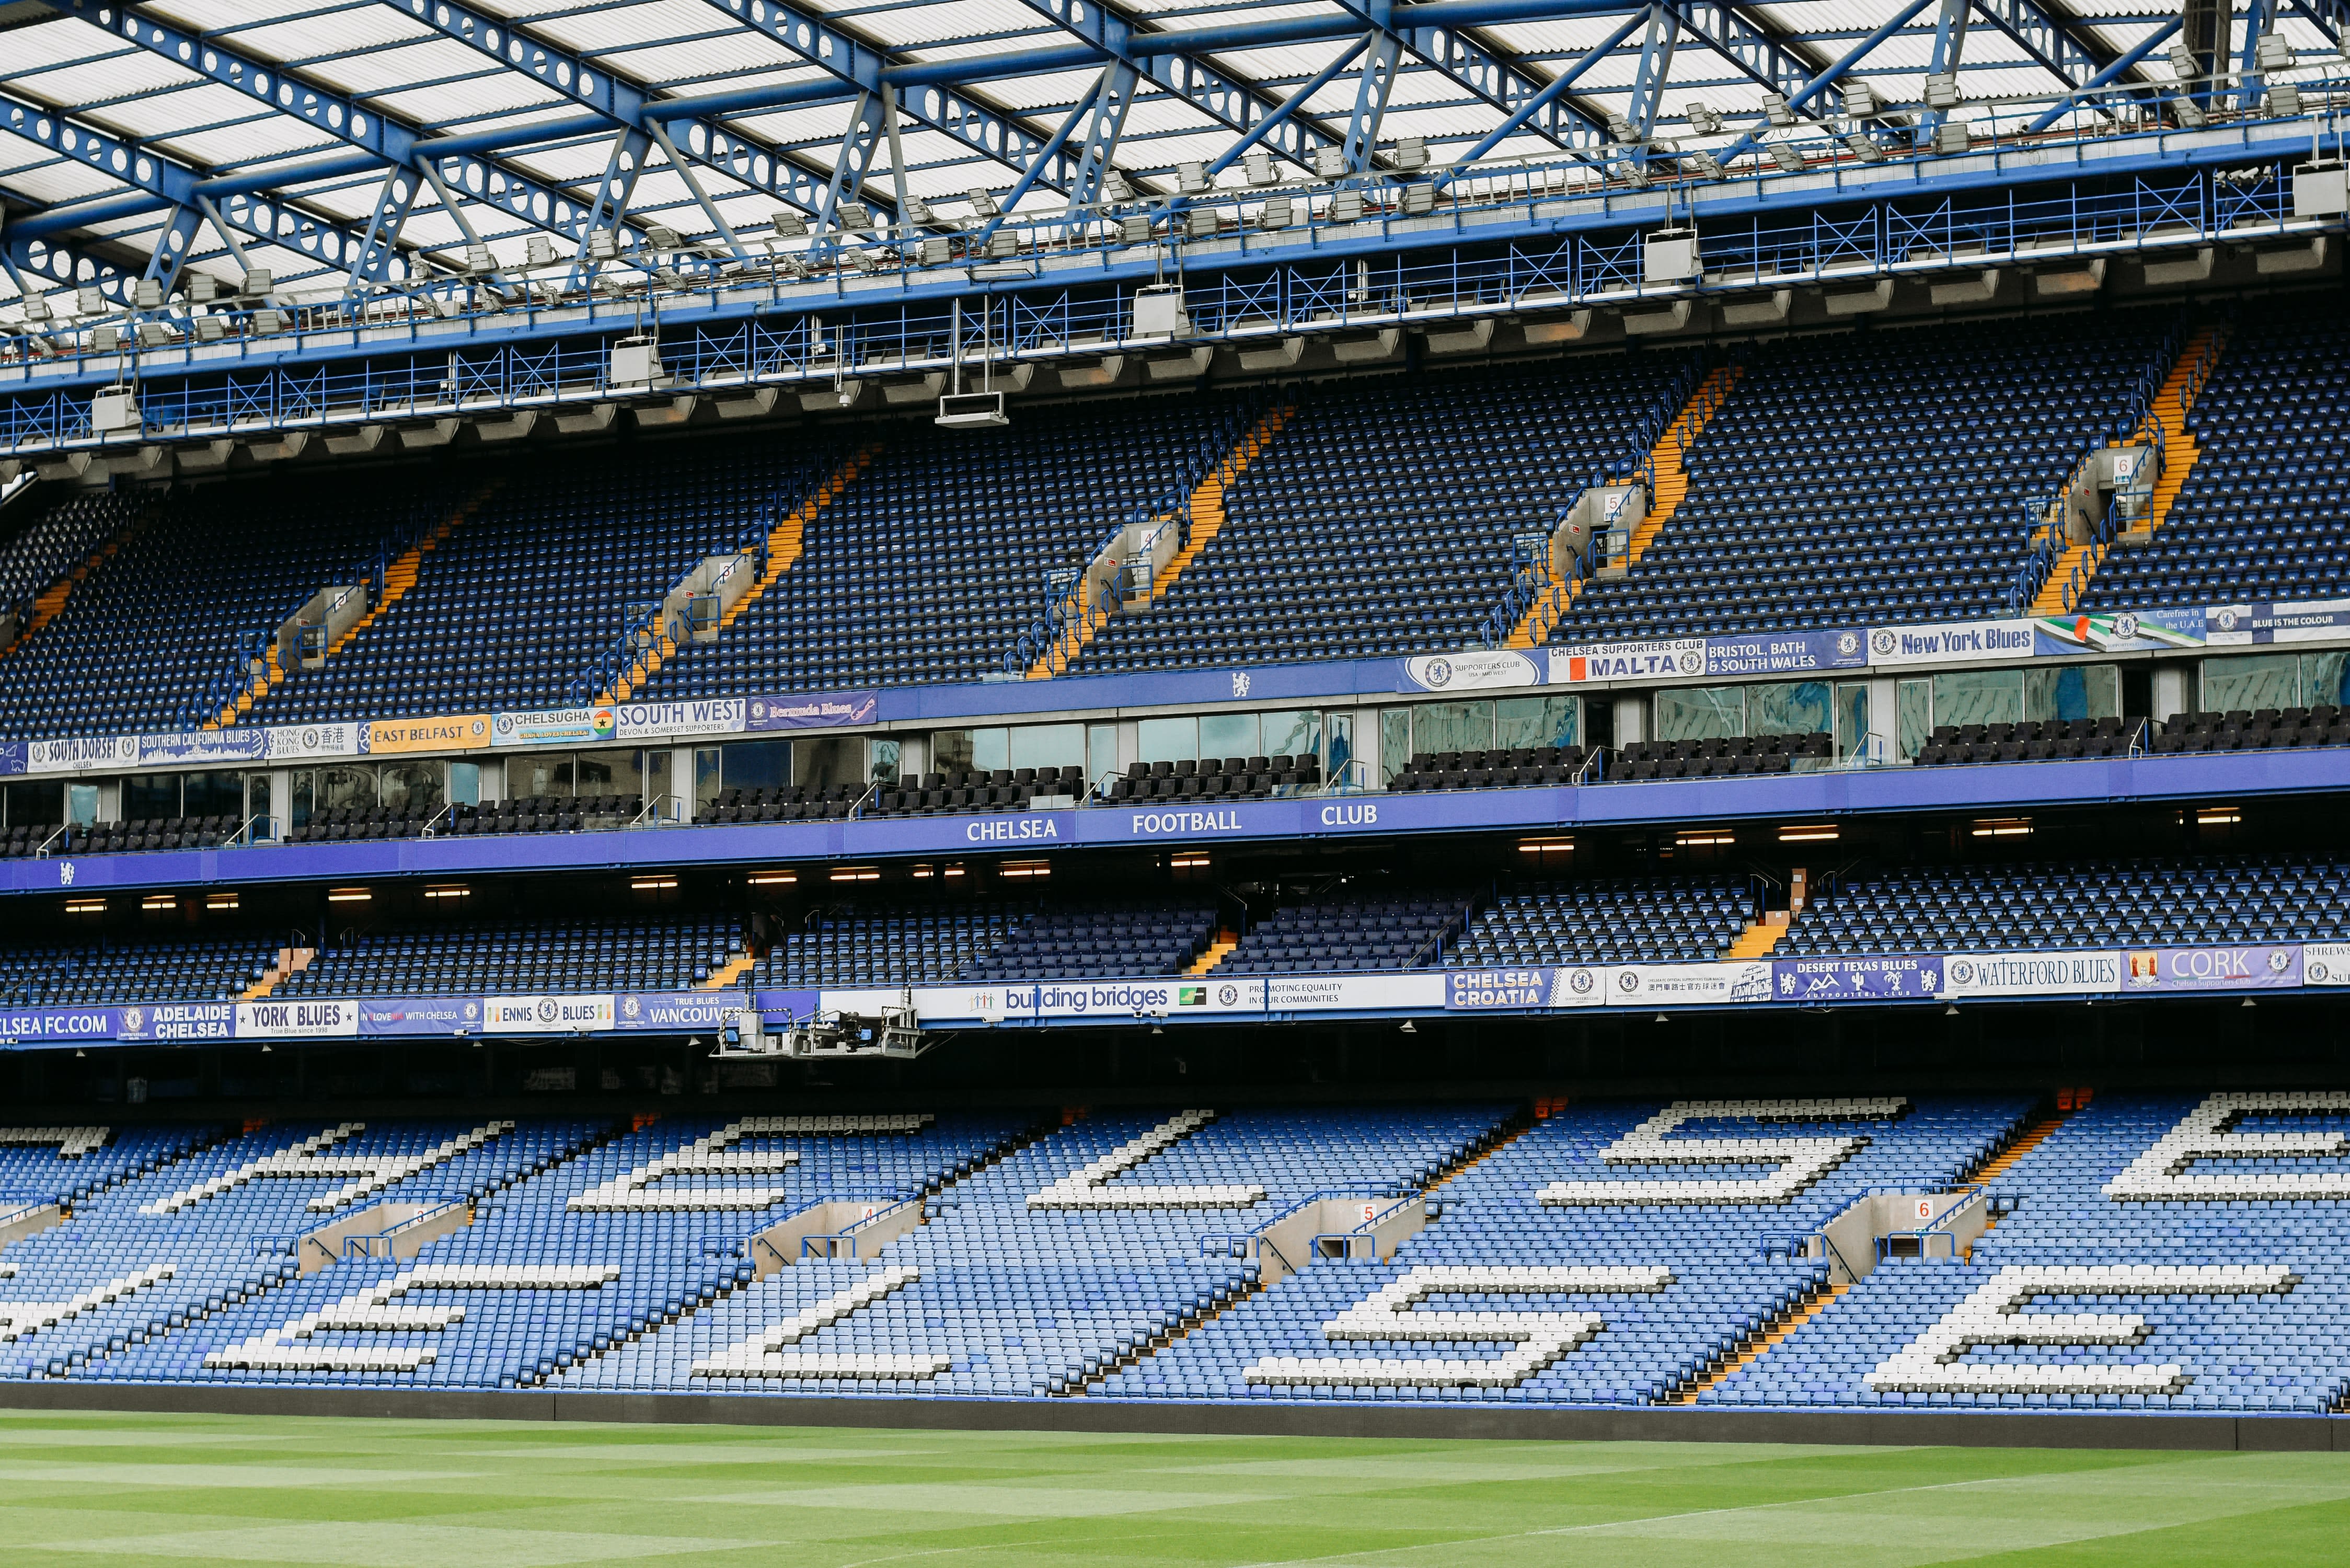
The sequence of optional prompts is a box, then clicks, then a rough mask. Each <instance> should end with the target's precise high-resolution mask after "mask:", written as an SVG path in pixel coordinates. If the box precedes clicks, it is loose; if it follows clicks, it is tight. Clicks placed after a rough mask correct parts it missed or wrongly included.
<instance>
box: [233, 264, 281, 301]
mask: <svg viewBox="0 0 2350 1568" xmlns="http://www.w3.org/2000/svg"><path fill="white" fill-rule="evenodd" d="M276 286H277V275H276V273H274V272H272V271H270V270H269V269H268V268H267V267H265V266H257V267H255V268H253V269H252V270H251V271H249V272H247V273H246V274H245V275H244V283H243V284H242V285H240V286H238V288H237V292H238V293H239V294H242V295H245V296H249V297H251V298H254V299H259V298H262V297H263V296H265V295H267V294H269V293H270V292H271V291H273V290H274V289H276Z"/></svg>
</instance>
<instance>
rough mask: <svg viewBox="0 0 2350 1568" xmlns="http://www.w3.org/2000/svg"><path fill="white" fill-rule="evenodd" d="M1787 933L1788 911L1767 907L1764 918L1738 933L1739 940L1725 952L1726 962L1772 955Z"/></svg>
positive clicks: (1724, 959)
mask: <svg viewBox="0 0 2350 1568" xmlns="http://www.w3.org/2000/svg"><path fill="white" fill-rule="evenodd" d="M1786 935H1787V911H1786V910H1784V909H1766V910H1765V911H1763V918H1762V919H1758V920H1756V921H1755V922H1754V923H1753V924H1752V925H1751V926H1749V927H1747V928H1746V929H1744V930H1742V931H1741V932H1739V933H1738V940H1736V941H1734V942H1732V943H1731V944H1730V947H1729V949H1728V950H1726V951H1725V952H1723V954H1722V955H1721V956H1722V959H1723V961H1725V962H1726V961H1731V960H1733V959H1759V958H1768V957H1770V956H1771V952H1772V950H1773V949H1774V948H1776V947H1777V946H1778V945H1779V943H1780V942H1781V941H1782V940H1784V939H1785V938H1786Z"/></svg>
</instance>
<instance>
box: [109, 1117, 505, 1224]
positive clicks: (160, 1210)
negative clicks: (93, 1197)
mask: <svg viewBox="0 0 2350 1568" xmlns="http://www.w3.org/2000/svg"><path fill="white" fill-rule="evenodd" d="M514 1126H515V1125H514V1123H512V1122H509V1121H498V1122H490V1123H488V1124H486V1125H484V1126H482V1127H475V1128H474V1129H473V1131H472V1132H469V1133H466V1134H464V1135H463V1137H452V1138H451V1139H450V1140H449V1141H448V1142H446V1143H444V1144H441V1145H439V1146H437V1147H432V1148H429V1149H425V1150H423V1151H422V1152H421V1153H418V1154H400V1155H333V1154H329V1153H328V1152H327V1151H328V1150H329V1149H331V1148H333V1147H335V1146H336V1145H338V1144H341V1143H348V1141H349V1140H350V1139H352V1138H354V1137H358V1136H359V1134H360V1133H363V1132H365V1131H366V1130H367V1123H365V1122H345V1123H343V1124H342V1125H341V1126H339V1127H331V1128H329V1129H328V1130H327V1131H326V1132H322V1133H317V1134H314V1135H313V1136H311V1137H306V1138H304V1139H303V1140H302V1141H301V1142H300V1143H297V1144H295V1145H293V1146H292V1147H288V1148H282V1149H280V1150H278V1151H277V1152H276V1154H266V1155H264V1156H262V1157H261V1158H259V1159H254V1160H247V1161H246V1162H245V1163H244V1164H243V1165H240V1166H238V1167H237V1168H235V1169H234V1170H226V1171H223V1172H222V1173H221V1174H220V1175H218V1176H215V1177H213V1178H211V1179H208V1180H204V1181H201V1182H198V1183H197V1184H196V1185H195V1186H193V1187H183V1188H182V1189H180V1190H179V1191H177V1192H173V1193H170V1194H168V1195H166V1196H164V1197H162V1198H159V1199H156V1200H155V1201H154V1202H152V1203H142V1204H140V1206H139V1212H140V1213H141V1214H176V1213H178V1212H179V1211H180V1210H182V1209H188V1208H192V1207H193V1206H194V1205H196V1204H199V1203H202V1202H203V1200H204V1199H207V1198H217V1197H219V1196H220V1195H221V1194H222V1193H224V1192H227V1191H229V1190H231V1189H234V1188H238V1187H242V1186H244V1184H245V1183H246V1182H248V1181H255V1180H261V1179H267V1178H270V1177H288V1178H296V1179H317V1178H319V1177H333V1176H348V1177H352V1178H355V1179H354V1180H352V1181H351V1182H349V1183H348V1185H346V1186H342V1187H338V1188H337V1189H335V1190H333V1191H332V1192H322V1193H320V1194H319V1195H318V1196H317V1197H316V1198H313V1199H310V1201H309V1204H308V1208H309V1210H310V1212H311V1213H313V1214H326V1213H331V1212H332V1211H333V1210H337V1209H340V1208H342V1207H343V1206H344V1205H345V1204H348V1203H352V1202H356V1201H357V1200H358V1199H362V1198H371V1197H373V1196H374V1195H375V1194H377V1193H379V1192H381V1191H382V1190H383V1189H385V1188H387V1187H390V1186H391V1185H392V1184H393V1183H395V1182H400V1181H405V1180H407V1179H409V1178H410V1177H411V1176H414V1175H415V1174H416V1173H417V1172H419V1171H422V1170H430V1169H432V1168H433V1167H434V1166H436V1165H446V1164H447V1163H448V1162H449V1161H451V1160H452V1159H455V1158H457V1157H458V1156H459V1155H463V1154H471V1153H473V1150H475V1149H477V1148H479V1147H482V1146H483V1145H484V1144H485V1143H488V1142H489V1141H490V1140H491V1139H493V1138H495V1137H504V1135H505V1134H507V1133H510V1132H512V1131H514Z"/></svg>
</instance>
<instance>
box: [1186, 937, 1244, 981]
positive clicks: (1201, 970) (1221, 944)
mask: <svg viewBox="0 0 2350 1568" xmlns="http://www.w3.org/2000/svg"><path fill="white" fill-rule="evenodd" d="M1240 945H1241V934H1240V933H1239V932H1238V931H1228V930H1220V931H1218V932H1217V933H1216V940H1214V941H1211V942H1210V943H1209V944H1208V950H1207V951H1206V952H1203V953H1201V955H1200V956H1199V957H1198V958H1196V959H1194V960H1193V961H1191V968H1190V969H1187V970H1185V971H1183V972H1184V973H1185V974H1187V975H1198V974H1205V973H1207V972H1208V971H1210V970H1211V969H1213V968H1215V967H1216V966H1217V965H1218V964H1220V963H1222V962H1223V961H1225V960H1226V959H1228V958H1230V957H1232V950H1233V949H1234V948H1236V947H1238V946H1240Z"/></svg>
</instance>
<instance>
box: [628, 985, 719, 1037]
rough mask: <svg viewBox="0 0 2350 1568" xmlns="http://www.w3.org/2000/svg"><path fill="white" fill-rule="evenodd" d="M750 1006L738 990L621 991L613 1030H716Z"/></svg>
mask: <svg viewBox="0 0 2350 1568" xmlns="http://www.w3.org/2000/svg"><path fill="white" fill-rule="evenodd" d="M750 1005H751V1002H750V998H749V997H748V996H747V995H745V994H744V993H743V992H739V991H624V992H621V993H620V995H619V999H618V1001H617V1002H616V1003H615V1005H614V1008H613V1018H612V1026H613V1027H614V1028H616V1029H629V1030H640V1029H676V1030H684V1029H716V1028H717V1027H718V1026H719V1025H721V1024H723V1023H725V1022H726V1020H727V1019H729V1018H730V1017H732V1016H733V1015H734V1014H735V1013H737V1012H743V1010H744V1009H745V1008H747V1007H749V1006H750Z"/></svg>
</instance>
